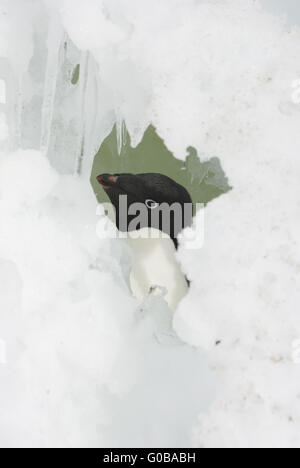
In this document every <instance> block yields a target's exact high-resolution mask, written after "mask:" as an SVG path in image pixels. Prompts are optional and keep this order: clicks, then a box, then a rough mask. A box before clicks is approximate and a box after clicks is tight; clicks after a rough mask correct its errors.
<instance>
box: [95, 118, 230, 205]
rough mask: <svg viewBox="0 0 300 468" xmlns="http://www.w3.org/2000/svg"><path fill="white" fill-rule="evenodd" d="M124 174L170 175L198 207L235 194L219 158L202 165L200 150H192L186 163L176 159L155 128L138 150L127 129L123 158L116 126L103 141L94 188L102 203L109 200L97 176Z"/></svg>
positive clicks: (124, 131) (149, 130)
mask: <svg viewBox="0 0 300 468" xmlns="http://www.w3.org/2000/svg"><path fill="white" fill-rule="evenodd" d="M123 172H127V173H132V174H139V173H145V172H159V173H161V174H164V175H167V176H169V177H171V178H172V179H173V180H175V181H176V182H178V183H179V184H181V185H183V186H184V187H185V188H186V189H187V190H188V192H189V193H190V195H191V197H192V200H193V203H194V204H196V203H204V204H207V203H208V202H210V201H211V200H213V199H214V198H216V197H219V196H220V195H222V194H224V193H226V192H228V191H229V190H231V187H230V186H229V183H228V180H227V177H226V175H225V173H224V171H223V169H222V167H221V163H220V160H219V159H218V158H212V159H210V160H208V161H205V162H201V161H200V159H199V157H198V154H197V151H196V149H195V148H193V147H189V148H187V155H186V159H185V161H182V160H179V159H176V158H175V157H174V155H173V154H172V153H171V152H170V151H169V150H168V148H167V147H166V145H165V143H164V141H163V140H162V139H161V138H160V137H159V136H158V134H157V132H156V130H155V128H154V127H153V126H152V125H150V126H149V127H148V128H147V130H146V131H145V134H144V136H143V139H142V141H141V143H140V144H139V145H138V146H137V147H136V148H132V146H131V142H130V135H129V134H128V132H127V130H126V128H125V127H124V128H123V138H122V147H121V151H120V154H119V152H118V138H117V128H116V126H114V128H113V129H112V131H111V133H110V134H109V135H108V137H107V138H106V139H105V140H104V141H103V143H102V145H101V147H100V149H99V151H98V153H97V154H96V156H95V159H94V164H93V169H92V175H91V184H92V187H93V190H94V192H95V194H96V197H97V199H98V201H99V203H103V202H107V201H109V199H108V197H107V195H106V193H105V192H104V190H103V189H102V188H101V186H100V185H99V183H98V182H97V180H96V177H97V175H99V174H104V173H108V174H114V173H118V174H121V173H123Z"/></svg>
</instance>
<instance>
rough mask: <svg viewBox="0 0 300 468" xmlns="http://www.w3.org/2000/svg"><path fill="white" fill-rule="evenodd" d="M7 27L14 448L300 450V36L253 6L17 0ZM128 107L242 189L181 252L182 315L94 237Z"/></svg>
mask: <svg viewBox="0 0 300 468" xmlns="http://www.w3.org/2000/svg"><path fill="white" fill-rule="evenodd" d="M24 18H25V20H26V21H24ZM0 23H1V36H2V37H3V41H1V47H0V56H1V58H0V79H2V80H5V82H6V99H5V102H2V101H1V103H0V145H1V148H2V153H1V158H0V213H1V218H0V258H1V261H0V280H1V281H0V284H1V286H0V292H1V294H0V311H1V313H0V338H1V340H2V341H1V350H2V352H1V355H0V375H1V400H0V408H1V422H0V443H1V445H2V446H26V447H28V446H39V447H45V446H70V447H76V446H144V447H148V446H154V445H155V446H170V447H179V446H181V447H182V446H195V447H299V446H300V440H299V437H300V436H299V434H300V405H299V396H300V388H299V381H300V366H299V364H297V362H298V359H295V356H296V354H297V353H296V354H295V343H297V342H298V340H299V338H300V319H299V312H298V305H299V274H300V269H299V263H300V259H299V243H298V236H299V223H300V222H299V202H298V193H299V183H298V174H299V165H300V163H299V156H298V155H299V150H300V140H299V125H300V108H299V102H298V101H297V99H295V83H296V82H297V80H299V78H300V66H299V64H298V62H299V61H298V57H299V53H300V32H299V30H298V29H297V28H290V27H289V26H288V25H287V24H286V23H285V21H284V19H282V18H277V17H273V16H272V15H270V14H269V13H267V12H265V11H264V10H263V9H262V8H261V6H260V5H259V3H258V2H252V1H250V0H249V1H248V0H242V1H239V0H234V1H233V0H223V1H221V0H220V1H213V0H207V1H196V0H184V1H183V0H176V1H174V0H172V1H169V0H165V1H163V2H161V1H159V2H158V1H154V2H151V4H150V3H149V2H146V1H141V0H139V1H132V2H126V1H123V0H114V1H111V0H110V1H105V0H103V1H101V0H89V1H87V2H84V3H83V2H79V1H74V0H72V1H68V0H60V1H57V2H53V1H51V2H50V1H49V2H48V1H44V2H42V1H34V0H26V1H25V2H24V0H23V1H18V0H14V1H11V0H10V1H9V2H8V1H5V0H1V16H0ZM16 32H17V34H16ZM78 64H80V78H79V80H78V82H77V80H76V79H75V78H74V70H75V68H76V66H77V65H78ZM296 86H297V85H296ZM122 120H125V121H126V125H127V128H128V130H129V132H130V134H131V136H132V141H133V142H134V143H135V144H137V143H138V142H139V141H140V139H141V137H142V135H143V132H144V129H145V128H146V127H147V126H148V125H149V124H150V123H152V124H154V125H155V126H156V128H157V131H158V133H159V134H160V135H161V136H162V137H163V138H164V140H165V142H166V144H167V146H168V147H169V148H170V149H171V150H172V151H173V152H174V153H175V154H176V155H177V156H178V157H180V156H182V154H184V152H185V149H186V147H187V146H189V145H193V146H194V147H196V148H197V149H198V150H199V152H200V153H201V155H202V157H205V158H207V159H209V158H211V157H214V156H217V157H219V158H220V160H221V163H222V166H223V168H224V169H225V172H226V175H227V176H228V177H229V180H230V183H231V185H232V186H233V190H232V191H231V192H230V193H228V194H226V195H224V196H222V197H220V198H219V199H217V200H215V201H213V202H212V203H210V204H209V205H208V206H207V208H206V219H205V225H206V241H205V245H204V247H203V249H201V250H200V251H193V252H189V251H184V250H181V251H180V252H179V258H180V261H181V262H182V265H183V268H184V270H185V271H186V273H187V274H188V276H189V277H190V278H191V280H192V285H191V289H190V292H189V295H188V296H187V297H186V298H185V299H184V301H183V302H182V304H181V305H180V308H179V310H178V312H177V313H176V315H175V317H174V329H173V327H172V317H170V315H169V312H168V310H167V309H166V308H165V306H164V303H163V302H162V301H161V300H160V299H159V298H149V299H148V300H146V301H145V303H143V304H139V303H138V302H137V301H136V300H134V299H133V298H132V297H131V295H130V292H129V291H128V289H127V287H126V283H125V281H124V271H125V270H126V269H127V268H128V266H129V265H130V261H131V259H130V251H128V250H127V248H126V245H125V244H124V243H123V242H122V241H120V240H119V241H118V240H114V241H109V240H107V241H103V240H100V239H98V238H97V236H96V224H97V216H96V201H95V199H94V196H93V194H92V190H91V188H90V187H89V184H88V176H89V172H90V169H91V165H92V157H93V155H94V154H95V151H96V150H97V149H98V148H99V145H100V143H101V141H102V139H103V137H104V136H105V135H106V134H107V133H108V132H109V131H110V129H111V128H112V125H113V123H114V122H115V121H117V122H118V123H120V122H121V121H122ZM119 126H120V125H119ZM75 174H77V175H75ZM174 330H175V331H176V333H175V331H174ZM176 334H177V335H178V336H179V337H180V339H181V340H178V338H177V336H176ZM4 348H5V352H3V350H4Z"/></svg>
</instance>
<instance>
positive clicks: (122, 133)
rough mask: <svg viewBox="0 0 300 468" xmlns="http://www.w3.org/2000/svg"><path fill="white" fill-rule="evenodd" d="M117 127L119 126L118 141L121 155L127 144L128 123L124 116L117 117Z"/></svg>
mask: <svg viewBox="0 0 300 468" xmlns="http://www.w3.org/2000/svg"><path fill="white" fill-rule="evenodd" d="M116 127H117V143H118V153H119V156H121V153H122V149H123V147H124V146H126V138H127V136H126V135H127V132H126V125H125V122H124V120H123V119H122V118H117V119H116Z"/></svg>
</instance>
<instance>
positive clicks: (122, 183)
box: [97, 173, 193, 246]
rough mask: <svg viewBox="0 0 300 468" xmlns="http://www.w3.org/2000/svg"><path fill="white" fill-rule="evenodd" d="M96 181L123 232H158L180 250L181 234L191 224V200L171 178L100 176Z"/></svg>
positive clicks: (123, 175) (119, 175)
mask: <svg viewBox="0 0 300 468" xmlns="http://www.w3.org/2000/svg"><path fill="white" fill-rule="evenodd" d="M97 181H98V182H99V184H100V185H101V186H102V187H103V189H104V190H105V192H106V193H107V195H108V197H109V198H110V201H111V202H112V204H113V206H114V208H115V210H116V224H117V227H118V229H119V230H120V231H132V230H138V229H142V228H145V227H148V228H155V229H159V230H160V231H162V232H164V233H166V234H168V235H169V236H170V237H171V238H172V239H173V241H174V243H175V245H176V246H177V240H176V238H177V236H178V234H179V233H180V231H182V229H184V228H185V227H188V226H190V225H191V224H192V218H193V209H192V200H191V197H190V195H189V193H188V191H187V190H186V189H185V188H184V187H183V186H182V185H179V184H178V183H177V182H175V181H174V180H173V179H171V178H170V177H167V176H165V175H162V174H157V173H147V174H101V175H99V176H98V177H97ZM141 212H142V214H141ZM138 215H140V216H138Z"/></svg>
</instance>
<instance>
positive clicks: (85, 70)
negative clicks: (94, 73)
mask: <svg viewBox="0 0 300 468" xmlns="http://www.w3.org/2000/svg"><path fill="white" fill-rule="evenodd" d="M80 69H81V76H82V78H81V88H80V93H81V114H80V115H81V128H80V142H79V155H78V157H77V161H76V169H75V170H76V174H78V175H80V174H81V173H82V164H83V158H84V154H85V136H86V118H85V107H86V93H87V83H88V71H89V52H84V53H83V59H82V66H81V67H80Z"/></svg>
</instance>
